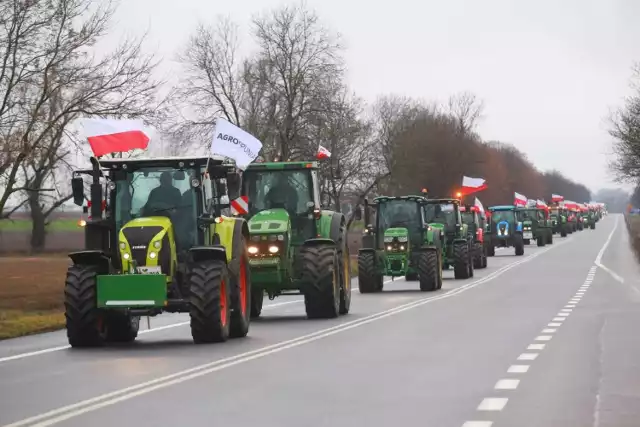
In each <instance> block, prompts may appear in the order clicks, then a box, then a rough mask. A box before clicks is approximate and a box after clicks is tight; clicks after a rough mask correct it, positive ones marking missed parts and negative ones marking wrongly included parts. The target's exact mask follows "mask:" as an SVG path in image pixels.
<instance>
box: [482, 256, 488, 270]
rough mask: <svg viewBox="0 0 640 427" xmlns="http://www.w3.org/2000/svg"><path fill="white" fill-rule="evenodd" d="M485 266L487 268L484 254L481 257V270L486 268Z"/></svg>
mask: <svg viewBox="0 0 640 427" xmlns="http://www.w3.org/2000/svg"><path fill="white" fill-rule="evenodd" d="M487 266H488V262H487V254H486V253H485V254H484V255H482V268H487Z"/></svg>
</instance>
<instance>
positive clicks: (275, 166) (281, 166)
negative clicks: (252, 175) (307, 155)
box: [247, 162, 318, 171]
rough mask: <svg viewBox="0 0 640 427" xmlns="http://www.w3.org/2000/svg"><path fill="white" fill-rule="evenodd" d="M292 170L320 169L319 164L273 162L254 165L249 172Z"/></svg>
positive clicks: (251, 165)
mask: <svg viewBox="0 0 640 427" xmlns="http://www.w3.org/2000/svg"><path fill="white" fill-rule="evenodd" d="M290 169H318V162H271V163H252V164H250V165H249V166H248V167H247V170H248V171H255V170H290Z"/></svg>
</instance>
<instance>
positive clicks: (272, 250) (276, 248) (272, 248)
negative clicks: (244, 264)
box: [269, 245, 280, 254]
mask: <svg viewBox="0 0 640 427" xmlns="http://www.w3.org/2000/svg"><path fill="white" fill-rule="evenodd" d="M278 251H280V248H279V247H277V246H276V245H272V246H269V252H270V253H272V254H277V253H278Z"/></svg>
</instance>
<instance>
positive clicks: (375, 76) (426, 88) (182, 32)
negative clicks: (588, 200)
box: [109, 0, 640, 191]
mask: <svg viewBox="0 0 640 427" xmlns="http://www.w3.org/2000/svg"><path fill="white" fill-rule="evenodd" d="M284 3H286V2H283V1H280V0H236V1H232V2H229V1H218V0H180V1H174V0H171V1H169V0H121V6H120V9H119V10H118V13H117V16H116V18H117V22H116V23H115V24H114V32H113V34H114V36H113V40H110V41H109V44H111V43H115V42H116V35H117V36H118V37H119V36H120V35H122V34H123V33H130V34H141V33H142V32H143V31H145V30H148V32H149V35H148V40H149V48H151V49H154V50H155V51H157V52H158V53H159V54H160V55H161V56H163V57H164V58H165V60H166V64H164V65H163V69H162V72H163V73H167V74H170V73H171V71H172V70H174V69H175V64H172V63H171V61H172V59H173V58H174V54H175V52H176V51H177V49H179V48H180V46H181V45H183V43H184V42H185V41H186V39H187V38H188V36H189V34H190V32H191V30H192V29H193V28H194V27H195V24H196V23H197V22H198V21H199V20H204V21H209V22H212V21H213V20H214V19H215V16H216V15H217V14H224V15H229V16H231V18H232V19H233V20H234V21H236V22H237V23H238V24H239V25H240V26H241V35H242V40H241V41H242V42H243V50H244V53H246V54H250V52H251V50H252V49H253V46H252V45H251V39H250V34H249V28H250V27H249V24H250V22H249V21H250V19H251V16H252V15H253V14H255V13H259V12H262V11H264V10H266V9H269V8H271V7H275V6H278V5H281V4H284ZM307 3H308V5H309V6H311V7H313V8H314V9H316V10H317V11H318V12H319V14H320V16H321V17H322V19H323V21H324V22H325V24H326V25H328V26H329V27H330V28H332V29H333V30H335V31H338V32H340V33H341V34H342V37H343V40H344V42H345V45H346V47H347V50H346V52H345V56H346V60H347V64H348V67H349V82H350V85H351V87H352V88H353V90H355V91H356V92H357V93H358V94H359V95H360V96H362V97H364V98H365V99H367V100H373V99H375V97H376V96H377V95H380V94H387V93H398V94H404V95H409V96H413V97H417V98H423V99H425V100H428V101H444V100H446V99H447V98H448V97H449V95H451V94H454V93H456V92H459V91H463V90H469V91H472V92H474V93H475V94H476V95H477V96H478V97H479V98H481V99H483V100H484V101H485V105H486V109H485V114H484V118H483V120H482V122H481V123H480V126H479V129H478V130H479V132H480V134H481V135H482V137H483V138H484V139H487V140H488V139H495V140H500V141H503V142H508V143H512V144H514V145H515V146H517V147H518V148H519V149H521V150H522V151H524V152H526V153H527V154H528V156H529V158H530V159H531V160H532V161H533V162H534V163H535V165H536V166H538V167H539V168H541V169H549V168H557V169H559V170H561V171H562V172H564V173H565V174H566V175H567V176H569V177H570V178H572V179H574V180H576V181H579V182H581V183H583V184H585V185H587V186H588V187H589V188H590V189H591V190H593V191H595V190H597V189H598V188H601V187H603V186H612V185H615V184H613V183H612V182H611V180H610V178H609V174H608V171H607V167H606V165H607V159H608V157H607V155H608V153H609V152H610V138H609V136H608V134H607V132H606V118H607V116H608V112H609V110H610V109H611V108H614V107H615V106H616V105H619V104H620V103H621V102H622V99H623V98H624V96H626V95H628V94H629V93H630V88H629V78H630V76H631V66H632V65H633V63H634V61H636V60H640V50H638V49H637V40H640V26H638V25H637V19H638V17H640V1H637V0H598V1H595V0H555V1H548V0H539V1H536V2H525V1H518V0H447V1H442V0H440V1H436V0H420V1H418V0H413V1H409V0H394V1H393V2H376V1H367V2H364V1H356V0H351V1H346V0H308V2H307Z"/></svg>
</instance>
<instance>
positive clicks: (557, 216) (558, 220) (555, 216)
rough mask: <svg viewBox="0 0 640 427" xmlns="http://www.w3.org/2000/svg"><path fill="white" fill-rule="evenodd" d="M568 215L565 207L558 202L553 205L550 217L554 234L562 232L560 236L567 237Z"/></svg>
mask: <svg viewBox="0 0 640 427" xmlns="http://www.w3.org/2000/svg"><path fill="white" fill-rule="evenodd" d="M567 216H568V213H567V210H566V209H565V208H563V207H561V206H559V205H557V204H554V205H551V208H550V210H549V217H550V218H551V225H552V230H553V234H560V237H567V232H568V230H569V224H568V223H567Z"/></svg>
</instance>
